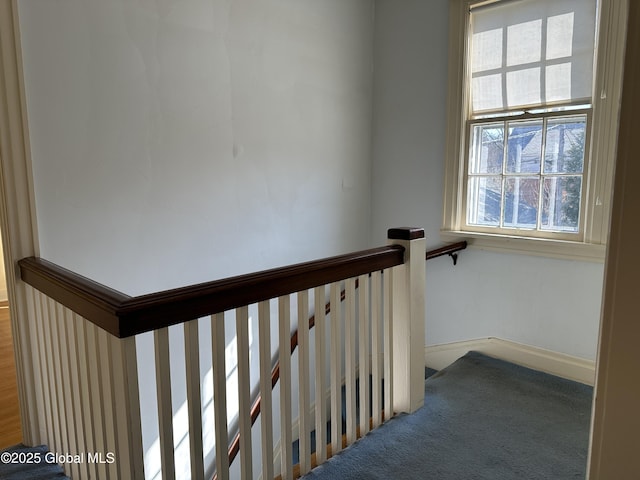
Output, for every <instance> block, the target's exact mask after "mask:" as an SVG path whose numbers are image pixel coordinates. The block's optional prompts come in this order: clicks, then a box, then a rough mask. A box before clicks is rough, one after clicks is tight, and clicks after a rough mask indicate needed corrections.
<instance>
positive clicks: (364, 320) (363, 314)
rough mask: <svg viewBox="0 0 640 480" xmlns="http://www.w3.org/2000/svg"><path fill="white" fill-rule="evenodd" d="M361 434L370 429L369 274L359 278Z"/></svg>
mask: <svg viewBox="0 0 640 480" xmlns="http://www.w3.org/2000/svg"><path fill="white" fill-rule="evenodd" d="M358 284H359V286H358V315H359V327H360V328H359V335H360V336H359V339H360V342H359V346H358V353H359V354H360V357H359V377H360V436H364V435H366V433H367V432H368V431H369V352H370V349H369V322H370V313H369V276H368V275H361V276H360V278H359V279H358Z"/></svg>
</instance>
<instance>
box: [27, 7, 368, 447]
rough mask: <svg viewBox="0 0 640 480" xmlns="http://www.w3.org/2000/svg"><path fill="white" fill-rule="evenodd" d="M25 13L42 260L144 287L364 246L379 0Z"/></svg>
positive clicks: (144, 371) (145, 376)
mask: <svg viewBox="0 0 640 480" xmlns="http://www.w3.org/2000/svg"><path fill="white" fill-rule="evenodd" d="M19 17H20V28H21V35H22V47H23V61H24V77H25V86H26V96H27V107H28V117H29V129H30V136H31V152H32V160H33V173H34V185H35V196H36V211H37V223H38V229H39V237H40V252H41V255H42V257H44V258H46V259H48V260H50V261H53V262H55V263H58V264H60V265H62V266H64V267H66V268H69V269H71V270H74V271H77V272H79V273H81V274H83V275H85V276H88V277H90V278H93V279H95V280H97V281H100V282H102V283H105V284H107V285H109V286H111V287H113V288H116V289H119V290H121V291H123V292H125V293H128V294H130V295H137V294H141V293H146V292H150V291H156V290H160V289H165V288H171V287H176V286H180V285H185V284H190V283H196V282H202V281H207V280H212V279H216V278H221V277H225V276H229V275H234V274H240V273H244V272H249V271H255V270H259V269H263V268H268V267H273V266H277V265H282V264H288V263H293V262H298V261H303V260H309V259H313V258H319V257H323V256H327V255H334V254H337V253H343V252H348V251H353V250H357V249H361V248H364V247H366V246H368V245H369V240H370V236H369V232H370V221H371V220H370V213H371V210H370V196H371V195H370V177H371V153H370V149H371V117H372V114H371V108H372V105H371V95H372V77H371V70H372V55H373V54H372V46H373V42H372V38H373V4H372V2H371V1H370V0H350V1H349V2H344V1H343V0H322V1H313V0H306V1H299V0H246V1H242V2H237V1H234V2H231V1H229V0H184V1H171V2H169V1H147V2H130V1H127V0H110V1H108V2H105V1H98V0H93V1H86V0H59V1H56V2H41V1H35V0H22V1H21V2H20V3H19ZM254 323H255V319H254ZM254 328H255V325H254ZM205 333H206V331H205ZM255 337H256V334H255V332H254V338H255ZM180 340H181V335H180V334H179V333H177V332H174V334H173V335H172V349H173V348H175V355H172V356H173V357H175V359H176V360H179V361H178V363H176V364H175V368H173V369H172V370H173V371H174V375H173V380H174V387H175V388H174V391H175V393H176V394H177V395H176V398H174V405H173V406H174V412H177V411H178V409H179V407H180V406H181V405H182V403H183V400H184V398H185V392H184V389H185V387H184V382H183V381H181V379H180V376H181V375H180V372H183V371H184V369H183V365H182V360H180V357H181V355H180V351H181V350H182V349H183V347H182V346H181V343H180ZM202 342H203V344H205V343H206V342H207V340H206V337H203V339H202ZM273 347H274V349H275V348H276V347H277V345H275V342H274V346H273ZM138 348H139V352H141V353H142V357H143V358H144V357H145V355H146V358H152V357H153V354H152V352H151V351H150V350H151V348H152V343H151V342H150V338H149V336H145V337H144V338H142V339H140V340H139V342H138ZM183 358H184V357H183V356H182V359H183ZM255 358H257V355H254V359H255ZM254 363H255V362H254ZM139 373H140V379H141V383H142V393H141V403H142V404H143V405H145V408H144V410H143V415H144V418H143V428H144V433H145V450H146V449H148V448H149V447H150V445H151V444H152V442H153V440H154V438H155V435H156V434H157V427H156V426H154V418H155V416H156V412H155V410H154V406H153V404H151V403H150V402H151V398H152V397H153V396H154V395H155V382H154V371H153V366H152V365H150V362H148V361H144V362H139ZM205 373H206V372H203V375H204V374H205ZM252 378H255V377H252Z"/></svg>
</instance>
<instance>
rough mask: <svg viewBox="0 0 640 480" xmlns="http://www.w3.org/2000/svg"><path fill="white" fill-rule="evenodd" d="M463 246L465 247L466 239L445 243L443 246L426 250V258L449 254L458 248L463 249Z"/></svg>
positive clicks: (458, 249) (457, 250)
mask: <svg viewBox="0 0 640 480" xmlns="http://www.w3.org/2000/svg"><path fill="white" fill-rule="evenodd" d="M465 248H467V242H466V240H464V241H462V242H456V243H452V244H450V245H445V246H444V247H440V248H435V249H433V250H429V251H428V252H427V254H426V260H431V259H432V258H436V257H441V256H442V255H451V254H452V253H455V252H459V251H460V250H464V249H465Z"/></svg>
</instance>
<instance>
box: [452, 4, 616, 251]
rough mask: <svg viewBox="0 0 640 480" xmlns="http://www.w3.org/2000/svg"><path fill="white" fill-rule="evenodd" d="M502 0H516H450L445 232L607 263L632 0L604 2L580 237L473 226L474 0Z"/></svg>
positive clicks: (476, 242)
mask: <svg viewBox="0 0 640 480" xmlns="http://www.w3.org/2000/svg"><path fill="white" fill-rule="evenodd" d="M496 1H514V0H450V14H449V15H450V16H449V71H448V75H449V93H448V99H447V112H448V113H447V115H448V118H447V138H446V153H445V155H446V161H445V179H444V202H443V208H444V212H443V224H442V229H441V237H442V238H443V240H445V241H457V240H460V238H461V237H462V238H465V239H467V240H469V242H470V244H471V245H473V246H477V247H480V248H483V249H489V250H498V251H509V252H513V253H525V254H533V255H543V256H549V257H559V258H571V259H579V260H589V261H604V257H605V253H606V242H607V236H608V231H609V216H610V210H611V196H612V183H613V171H614V161H615V153H616V144H617V132H618V116H619V109H620V97H621V91H622V66H623V61H624V45H625V39H626V24H627V22H626V20H627V9H628V6H627V5H628V4H627V1H628V0H598V9H597V15H598V18H597V19H596V25H597V29H596V55H595V63H596V66H595V72H594V88H593V92H594V93H593V101H592V109H591V111H590V113H589V116H590V119H589V120H588V122H590V127H588V130H589V131H588V132H587V142H588V144H587V145H586V146H585V163H584V174H583V187H582V188H583V192H584V193H583V198H582V201H581V206H580V207H581V208H580V210H581V213H580V232H579V233H577V234H573V236H572V237H571V236H567V235H565V234H557V233H554V232H549V233H546V232H544V233H541V232H540V231H523V230H518V231H513V233H504V230H503V231H501V232H500V233H494V232H492V231H491V230H490V229H482V228H476V227H473V226H467V225H466V202H467V198H466V182H465V178H466V175H465V173H466V170H467V161H468V158H467V156H468V150H469V148H468V142H469V135H468V133H469V132H468V131H467V130H468V124H469V120H470V114H469V112H470V88H468V87H467V82H466V79H467V78H468V62H467V60H466V59H467V52H468V48H469V43H468V41H467V38H468V35H469V25H470V21H469V20H470V18H469V15H470V10H471V8H472V7H473V6H477V5H483V4H489V3H493V2H496ZM570 113H571V112H567V114H570ZM572 238H573V239H572Z"/></svg>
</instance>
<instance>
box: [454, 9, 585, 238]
mask: <svg viewBox="0 0 640 480" xmlns="http://www.w3.org/2000/svg"><path fill="white" fill-rule="evenodd" d="M595 30H596V2H595V0H520V1H500V2H494V3H490V4H483V5H481V6H479V7H476V8H472V9H471V12H470V26H469V36H468V42H469V43H468V52H469V55H468V59H467V61H468V63H467V72H468V74H467V75H468V77H467V81H466V85H467V86H466V88H468V92H469V94H468V95H469V105H468V119H467V133H466V134H467V135H468V137H467V138H468V141H467V146H466V148H465V151H464V152H463V154H464V155H465V163H466V167H465V172H464V188H465V189H466V202H465V203H466V205H465V207H466V215H465V220H466V225H467V227H471V228H472V229H474V228H475V229H478V230H480V231H481V230H482V229H491V230H498V231H505V232H507V233H508V231H509V230H511V231H513V230H516V229H517V230H518V231H521V230H525V231H527V230H529V231H532V232H539V235H541V236H542V235H545V233H547V234H554V233H558V234H578V233H580V231H581V226H582V222H581V218H582V205H583V199H584V197H585V195H584V193H585V176H586V174H587V171H588V166H589V165H588V158H589V156H588V143H587V140H588V138H589V128H590V121H591V106H592V90H593V66H594V44H595ZM585 159H586V160H585ZM518 234H521V233H520V232H518ZM525 234H526V233H525Z"/></svg>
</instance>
